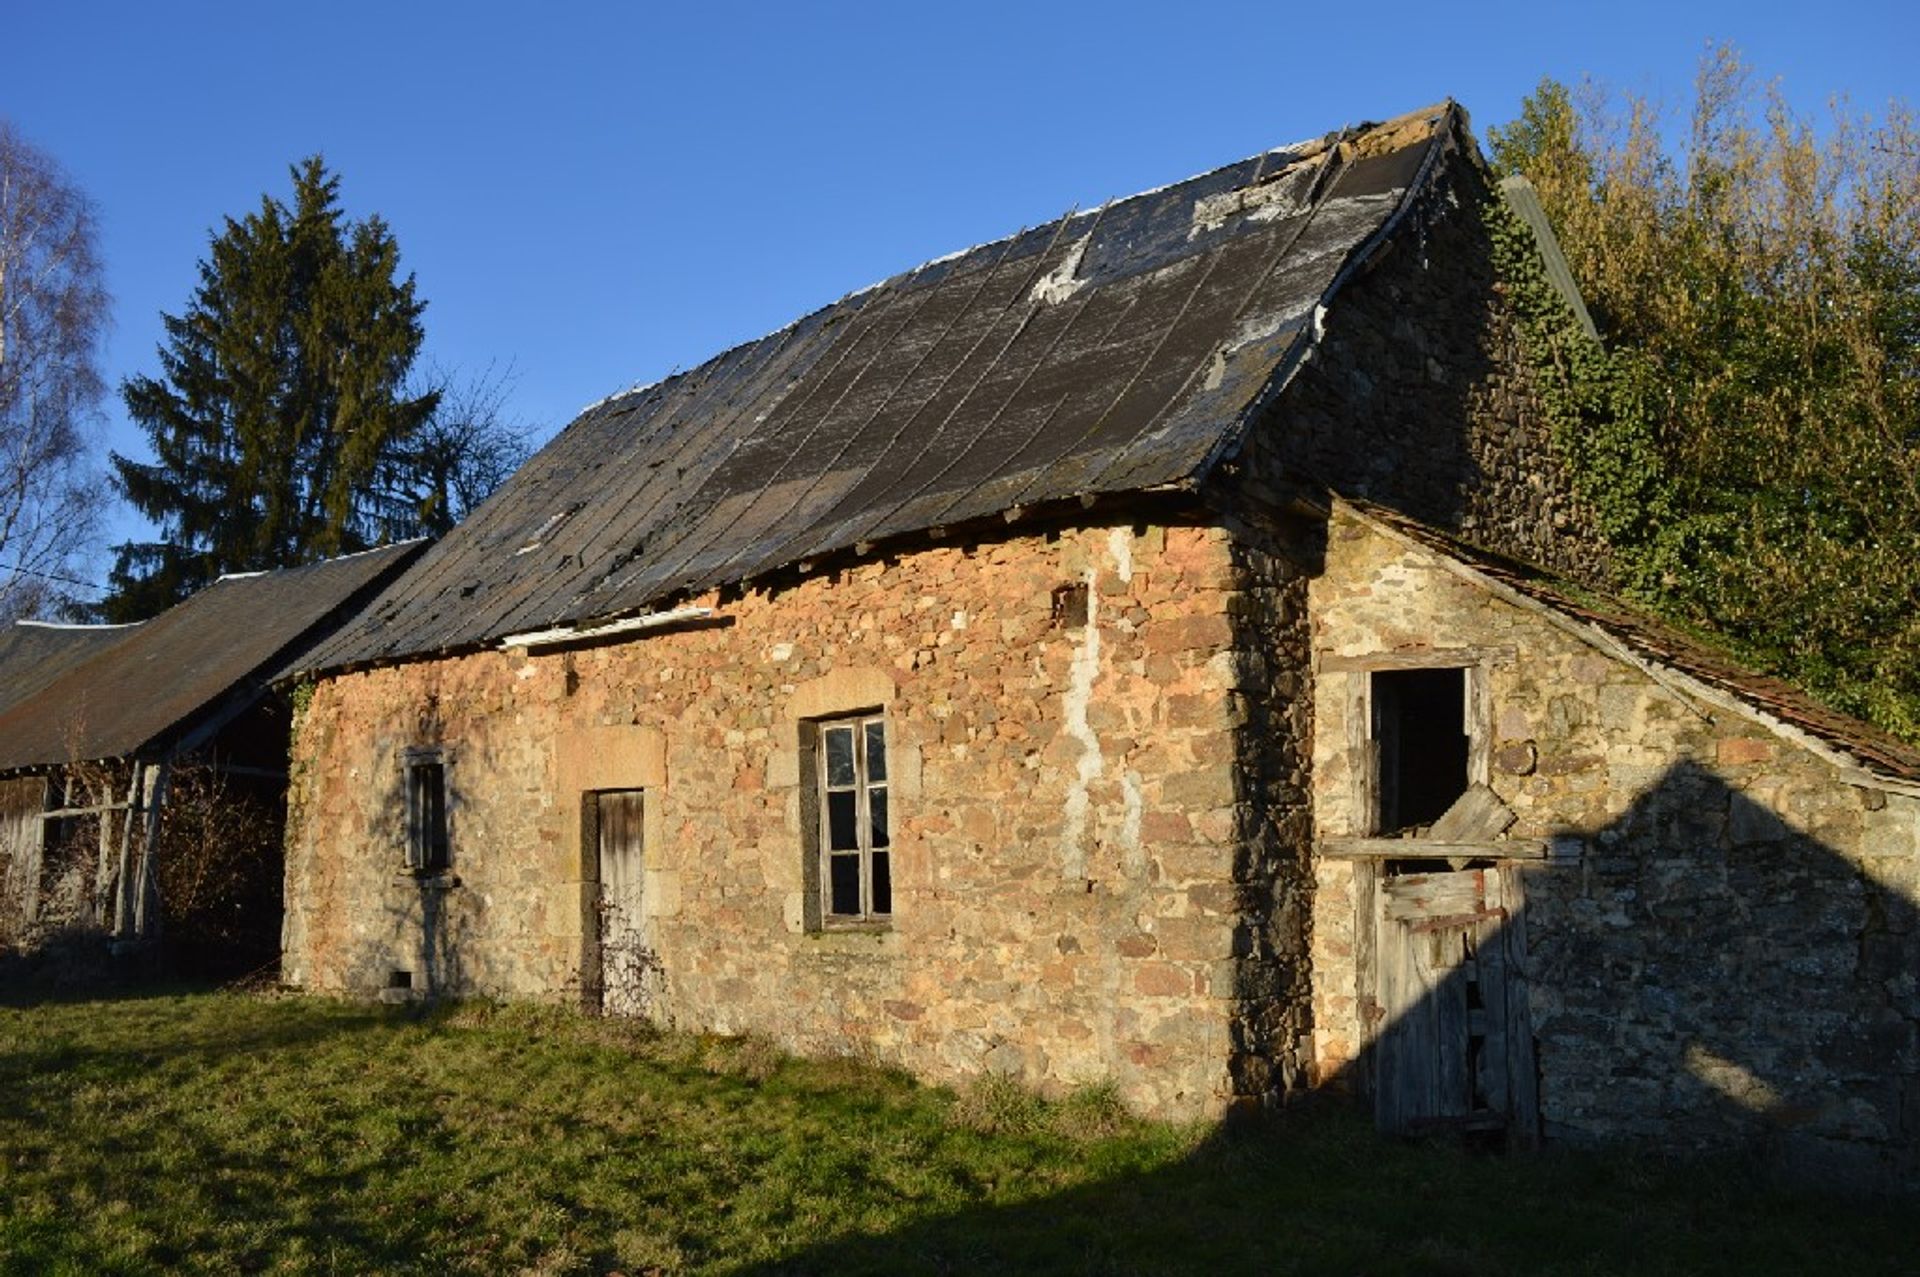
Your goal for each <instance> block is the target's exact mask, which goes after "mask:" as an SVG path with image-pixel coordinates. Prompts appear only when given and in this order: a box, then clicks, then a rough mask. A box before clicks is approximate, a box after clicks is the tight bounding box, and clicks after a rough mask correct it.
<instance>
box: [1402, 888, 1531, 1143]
mask: <svg viewBox="0 0 1920 1277" xmlns="http://www.w3.org/2000/svg"><path fill="white" fill-rule="evenodd" d="M1513 875H1514V871H1512V870H1510V869H1502V868H1487V869H1464V870H1457V871H1455V872H1451V873H1419V874H1402V875H1399V876H1388V877H1383V878H1381V879H1380V880H1379V890H1378V893H1377V901H1378V913H1377V915H1376V922H1375V928H1376V931H1375V934H1376V941H1375V943H1376V958H1375V961H1376V963H1377V971H1378V991H1377V994H1376V1001H1377V1002H1378V1004H1379V1007H1380V1009H1381V1011H1382V1012H1383V1016H1382V1020H1381V1024H1382V1030H1381V1033H1380V1035H1379V1038H1378V1039H1377V1041H1376V1043H1375V1061H1376V1066H1375V1070H1374V1108H1375V1117H1376V1119H1377V1122H1378V1124H1379V1126H1380V1129H1381V1130H1383V1131H1388V1132H1392V1133H1395V1134H1418V1133H1421V1132H1426V1131H1435V1130H1463V1131H1464V1130H1486V1131H1502V1132H1506V1133H1507V1135H1508V1137H1509V1139H1510V1141H1511V1142H1513V1143H1515V1144H1523V1145H1524V1144H1531V1143H1532V1142H1533V1138H1534V1132H1535V1131H1537V1129H1538V1124H1539V1119H1538V1115H1537V1108H1538V1102H1537V1099H1536V1086H1537V1083H1536V1081H1535V1078H1534V1072H1533V1032H1532V1025H1531V1021H1530V1017H1529V1016H1528V1014H1527V1008H1526V981H1525V976H1524V967H1523V965H1522V961H1521V960H1522V958H1523V957H1524V954H1525V941H1524V935H1523V933H1522V931H1521V927H1522V926H1523V925H1524V923H1523V920H1522V918H1521V915H1520V911H1519V910H1518V909H1509V907H1508V903H1509V895H1510V894H1511V896H1512V897H1513V903H1516V904H1517V903H1518V884H1517V881H1515V880H1514V878H1513Z"/></svg>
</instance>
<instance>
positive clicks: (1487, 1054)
mask: <svg viewBox="0 0 1920 1277" xmlns="http://www.w3.org/2000/svg"><path fill="white" fill-rule="evenodd" d="M1493 876H1494V875H1489V878H1492V877H1493ZM1495 890H1496V888H1495V887H1494V886H1493V884H1492V883H1491V882H1490V883H1489V884H1488V893H1487V895H1488V899H1487V904H1488V905H1489V906H1492V905H1493V904H1494V898H1493V897H1494V891H1495ZM1504 929H1505V926H1504V919H1502V918H1500V917H1498V916H1497V915H1496V916H1493V917H1489V918H1487V919H1486V920H1484V921H1483V922H1481V923H1480V924H1479V925H1478V926H1476V927H1475V928H1474V944H1473V961H1474V969H1475V974H1476V975H1477V977H1478V983H1479V986H1480V1008H1481V1019H1482V1023H1483V1024H1484V1025H1485V1032H1484V1034H1483V1036H1482V1037H1481V1040H1480V1052H1479V1055H1478V1056H1477V1057H1476V1058H1475V1060H1474V1065H1475V1072H1476V1074H1477V1076H1476V1077H1475V1079H1474V1082H1475V1090H1476V1092H1477V1098H1478V1099H1479V1100H1480V1102H1481V1104H1484V1105H1485V1106H1486V1107H1487V1108H1490V1109H1493V1110H1494V1111H1496V1112H1499V1113H1507V1112H1510V1111H1511V1108H1510V1105H1511V1103H1512V1101H1511V1097H1509V1096H1508V1094H1507V963H1506V937H1505V936H1504V935H1503V934H1502V932H1503V931H1504Z"/></svg>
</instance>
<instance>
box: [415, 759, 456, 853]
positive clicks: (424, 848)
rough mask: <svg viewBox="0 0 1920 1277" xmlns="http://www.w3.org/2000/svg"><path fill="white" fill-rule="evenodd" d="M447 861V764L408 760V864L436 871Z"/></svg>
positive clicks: (437, 760)
mask: <svg viewBox="0 0 1920 1277" xmlns="http://www.w3.org/2000/svg"><path fill="white" fill-rule="evenodd" d="M447 863H448V853H447V769H446V765H445V763H443V762H441V761H440V760H439V759H438V758H432V759H426V758H422V759H416V760H414V761H412V762H409V763H408V764H407V867H408V868H409V869H415V870H418V871H420V872H422V873H438V872H439V871H440V870H442V869H445V868H446V867H447Z"/></svg>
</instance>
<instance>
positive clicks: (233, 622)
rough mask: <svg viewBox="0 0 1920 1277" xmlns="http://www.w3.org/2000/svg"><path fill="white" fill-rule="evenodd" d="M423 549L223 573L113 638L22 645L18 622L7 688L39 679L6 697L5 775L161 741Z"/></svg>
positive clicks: (292, 651)
mask: <svg viewBox="0 0 1920 1277" xmlns="http://www.w3.org/2000/svg"><path fill="white" fill-rule="evenodd" d="M421 548H422V545H421V543H419V542H409V543H407V544H404V545H397V546H387V547H384V548H382V549H378V550H369V551H367V552H366V553H364V554H355V555H349V556H347V557H345V558H340V559H332V560H328V561H326V562H324V563H314V564H310V565H308V566H306V567H299V568H288V569H284V570H282V571H278V572H264V573H260V574H257V575H252V576H237V577H222V578H221V579H220V580H218V581H216V582H214V583H213V584H212V585H210V586H208V587H207V588H206V589H204V590H201V591H200V592H199V593H197V594H195V595H193V596H192V597H191V598H189V599H187V600H185V601H184V602H181V603H178V604H176V605H174V606H173V607H171V608H168V609H167V610H166V611H165V612H162V613H161V614H160V615H159V616H156V617H154V618H153V619H152V620H150V621H143V622H142V623H140V624H139V625H137V626H129V627H126V628H125V629H124V630H121V631H119V635H120V637H117V638H113V637H109V636H108V635H101V636H98V637H92V638H88V639H81V640H74V641H71V642H66V643H61V642H59V641H54V642H49V641H48V640H47V637H46V636H44V635H28V636H27V637H26V638H25V639H24V641H23V639H22V636H21V635H20V634H19V633H18V632H17V628H18V627H16V632H15V633H12V634H10V635H9V636H8V639H9V642H7V643H0V679H4V680H5V682H6V685H7V686H8V687H9V688H10V689H11V688H12V687H14V678H15V675H16V673H20V672H24V676H25V678H26V679H30V680H31V682H32V684H33V686H32V689H31V690H30V691H29V692H28V693H27V694H25V695H14V696H0V771H9V770H16V769H19V768H24V767H38V766H46V765H49V764H56V763H65V762H75V761H81V760H92V759H105V758H120V757H125V756H128V755H132V754H136V753H139V752H141V751H143V750H146V749H148V748H151V747H155V746H157V745H159V744H161V743H164V742H165V741H167V740H168V739H170V738H172V737H173V736H174V735H176V734H177V733H178V732H179V731H180V730H182V729H184V728H186V727H188V726H189V725H191V724H192V723H193V722H194V721H195V720H196V719H197V718H198V717H199V716H200V715H201V714H202V712H203V711H206V710H208V709H210V708H211V707H213V706H214V705H216V704H218V703H220V702H221V701H223V700H224V699H225V698H226V697H227V696H229V695H230V694H233V693H235V692H236V691H240V690H243V689H245V688H247V687H248V686H249V684H253V685H255V686H264V680H265V679H266V678H267V677H268V676H270V675H271V674H272V673H273V672H275V671H276V670H277V668H278V667H279V665H280V664H281V663H283V662H285V661H287V660H289V659H292V658H293V657H294V656H295V655H296V653H297V652H298V651H299V650H300V649H303V648H304V647H306V646H308V645H310V644H311V643H312V641H313V639H314V638H315V637H316V635H318V634H320V633H323V632H325V631H326V630H327V629H328V628H330V626H331V624H332V623H334V622H335V621H336V620H337V619H338V617H337V613H338V612H339V611H340V610H342V609H344V608H347V607H349V606H350V605H351V604H352V603H354V602H355V601H356V600H358V599H360V598H362V597H364V596H365V594H366V592H367V591H369V590H370V589H372V588H375V587H377V586H379V585H380V584H381V583H383V582H385V581H386V580H387V579H388V578H390V577H391V576H392V575H393V574H394V573H395V572H396V571H398V570H399V569H400V568H401V567H402V566H403V565H404V564H405V563H406V562H407V561H408V560H410V559H411V558H412V557H413V556H414V555H415V554H417V553H418V552H419V551H420V549H421ZM76 633H87V632H86V631H78V632H76ZM109 634H111V631H109ZM36 653H37V654H38V659H37V660H32V661H30V660H29V659H28V658H29V657H32V656H34V655H35V654H36ZM16 659H17V660H18V662H19V663H18V664H16V663H15V661H16ZM22 685H23V686H24V685H25V682H24V681H23V683H22Z"/></svg>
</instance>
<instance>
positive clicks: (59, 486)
mask: <svg viewBox="0 0 1920 1277" xmlns="http://www.w3.org/2000/svg"><path fill="white" fill-rule="evenodd" d="M101 273H102V272H101V264H100V256H99V250H98V247H97V245H96V235H95V224H94V213H93V205H92V202H91V201H90V200H88V198H87V196H86V194H85V193H84V192H82V191H81V190H80V189H79V187H77V186H76V185H74V183H73V182H72V181H71V180H70V179H69V178H68V177H67V175H66V174H65V173H64V172H62V171H61V169H60V166H59V165H58V164H57V163H56V162H55V161H54V160H53V158H52V157H51V156H49V155H47V154H46V152H44V151H41V150H39V149H38V148H36V147H34V146H33V145H32V144H31V143H29V142H27V141H26V140H25V139H24V138H22V137H21V136H20V134H19V133H18V132H17V131H16V130H15V129H14V128H13V126H12V125H11V124H9V123H8V122H7V121H5V120H0V621H6V620H11V619H13V618H15V617H19V616H27V615H34V614H37V613H42V612H45V611H48V610H50V609H51V608H53V607H54V606H56V605H57V604H58V603H59V602H60V601H61V600H62V599H63V597H65V593H66V592H65V590H64V589H63V585H65V584H70V583H71V582H70V581H68V580H67V578H71V577H73V576H74V575H75V571H74V566H73V564H74V560H75V559H76V557H77V555H78V554H79V552H80V551H81V550H82V549H83V548H85V546H86V544H87V542H88V541H89V540H90V539H91V537H92V535H93V532H94V529H95V527H96V520H97V511H98V508H99V502H98V500H97V496H96V494H97V487H98V485H97V484H96V483H94V482H92V478H93V475H92V467H91V465H90V464H89V455H90V450H89V448H88V446H87V444H88V440H87V431H88V427H89V424H90V422H91V420H92V418H93V415H94V413H95V412H96V411H97V408H98V404H99V402H100V397H101V394H102V393H103V389H104V387H103V383H102V381H101V378H100V370H99V366H98V360H99V345H100V337H101V334H102V331H103V329H104V328H105V325H106V323H107V304H108V299H107V292H106V289H105V287H104V286H103V284H102V282H101Z"/></svg>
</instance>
